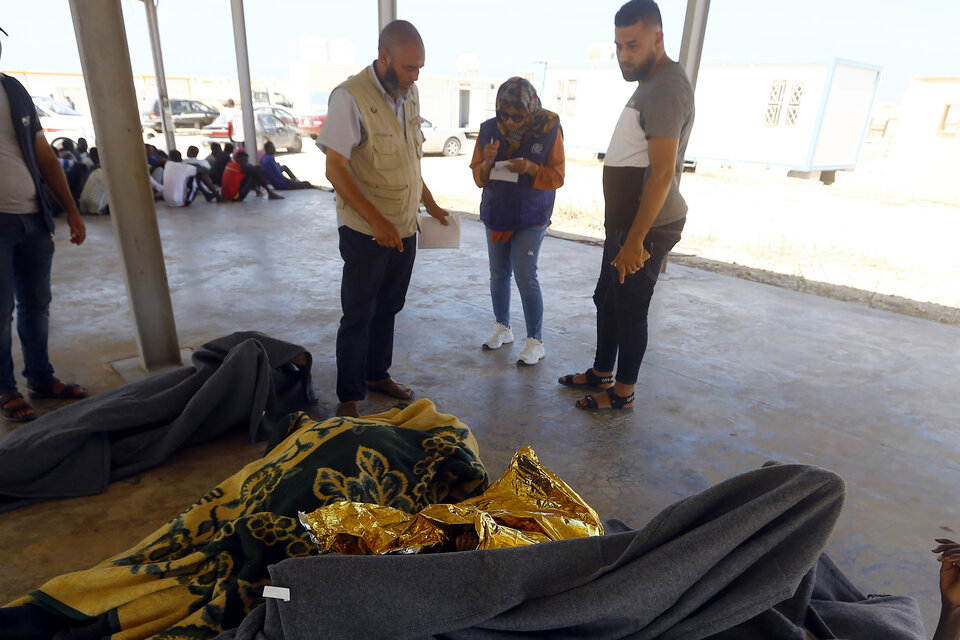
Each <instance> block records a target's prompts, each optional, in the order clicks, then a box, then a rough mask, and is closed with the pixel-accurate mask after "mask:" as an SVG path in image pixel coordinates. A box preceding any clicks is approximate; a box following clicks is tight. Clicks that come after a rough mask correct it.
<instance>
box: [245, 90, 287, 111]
mask: <svg viewBox="0 0 960 640" xmlns="http://www.w3.org/2000/svg"><path fill="white" fill-rule="evenodd" d="M253 102H254V104H257V103H260V104H268V105H271V106H281V107H288V108H290V109H292V108H293V102H292V101H291V100H290V98H288V97H287V96H285V95H283V94H282V93H279V92H277V91H268V90H266V89H255V90H254V91H253Z"/></svg>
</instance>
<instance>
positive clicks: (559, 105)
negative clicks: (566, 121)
mask: <svg viewBox="0 0 960 640" xmlns="http://www.w3.org/2000/svg"><path fill="white" fill-rule="evenodd" d="M562 111H563V80H557V108H556V112H557V113H561V112H562Z"/></svg>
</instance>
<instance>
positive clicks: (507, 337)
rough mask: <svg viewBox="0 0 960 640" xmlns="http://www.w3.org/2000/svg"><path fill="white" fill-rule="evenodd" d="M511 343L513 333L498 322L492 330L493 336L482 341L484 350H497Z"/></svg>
mask: <svg viewBox="0 0 960 640" xmlns="http://www.w3.org/2000/svg"><path fill="white" fill-rule="evenodd" d="M511 342H513V331H511V330H510V327H505V326H503V325H502V324H500V323H499V322H498V323H497V326H496V327H495V328H494V330H493V334H491V336H490V337H489V338H487V339H486V340H484V341H483V348H484V349H499V348H500V347H502V346H503V345H505V344H510V343H511Z"/></svg>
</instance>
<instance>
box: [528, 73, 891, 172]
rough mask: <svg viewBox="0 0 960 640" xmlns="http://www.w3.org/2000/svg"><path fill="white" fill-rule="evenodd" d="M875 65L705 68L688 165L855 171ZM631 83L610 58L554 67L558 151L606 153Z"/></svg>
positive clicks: (546, 101) (551, 95)
mask: <svg viewBox="0 0 960 640" xmlns="http://www.w3.org/2000/svg"><path fill="white" fill-rule="evenodd" d="M880 71H881V69H880V68H879V67H876V66H872V65H865V64H860V63H856V62H849V61H845V60H833V61H831V62H830V63H827V64H796V65H759V64H749V65H746V64H745V65H722V66H717V65H703V66H701V67H700V72H699V77H698V80H697V90H696V105H697V117H696V122H695V124H694V127H693V133H692V135H691V137H690V143H689V145H688V146H687V153H686V158H687V160H698V159H701V160H719V161H722V162H747V163H758V164H764V165H769V166H784V167H786V168H788V169H791V170H795V171H806V172H809V171H818V170H819V171H823V170H834V169H852V168H853V167H854V166H855V165H856V162H857V157H858V156H859V153H860V146H861V144H862V143H863V140H864V137H865V136H866V133H867V128H868V125H869V123H870V111H871V109H872V107H873V102H874V98H875V96H876V91H877V86H878V84H879V79H880ZM635 89H636V84H635V83H632V82H625V81H624V80H623V76H622V75H621V74H620V69H619V68H618V67H617V65H616V63H615V62H598V63H595V64H592V65H590V66H581V67H551V68H549V69H548V70H547V74H546V79H545V80H544V82H543V87H542V91H541V99H542V101H543V105H544V107H546V108H548V109H551V110H554V111H556V112H557V113H559V114H560V121H561V123H562V124H563V135H564V146H565V147H566V148H567V149H568V150H570V151H572V152H573V153H577V152H580V153H581V154H582V153H588V154H596V153H604V152H606V149H607V146H608V145H609V143H610V136H611V135H612V134H613V127H614V125H615V124H616V122H617V119H618V118H619V117H620V112H621V111H622V109H623V107H624V105H625V104H626V102H627V100H629V98H630V95H631V94H632V93H633V91H634V90H635Z"/></svg>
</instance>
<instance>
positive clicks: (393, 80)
mask: <svg viewBox="0 0 960 640" xmlns="http://www.w3.org/2000/svg"><path fill="white" fill-rule="evenodd" d="M383 88H384V89H386V90H387V93H389V94H390V95H392V96H394V97H396V98H399V97H401V96H406V95H407V93H408V92H409V91H410V89H409V87H408V88H407V89H404V90H401V89H400V76H398V75H397V71H396V69H394V68H393V65H390V66H389V67H387V70H386V71H384V72H383Z"/></svg>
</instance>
